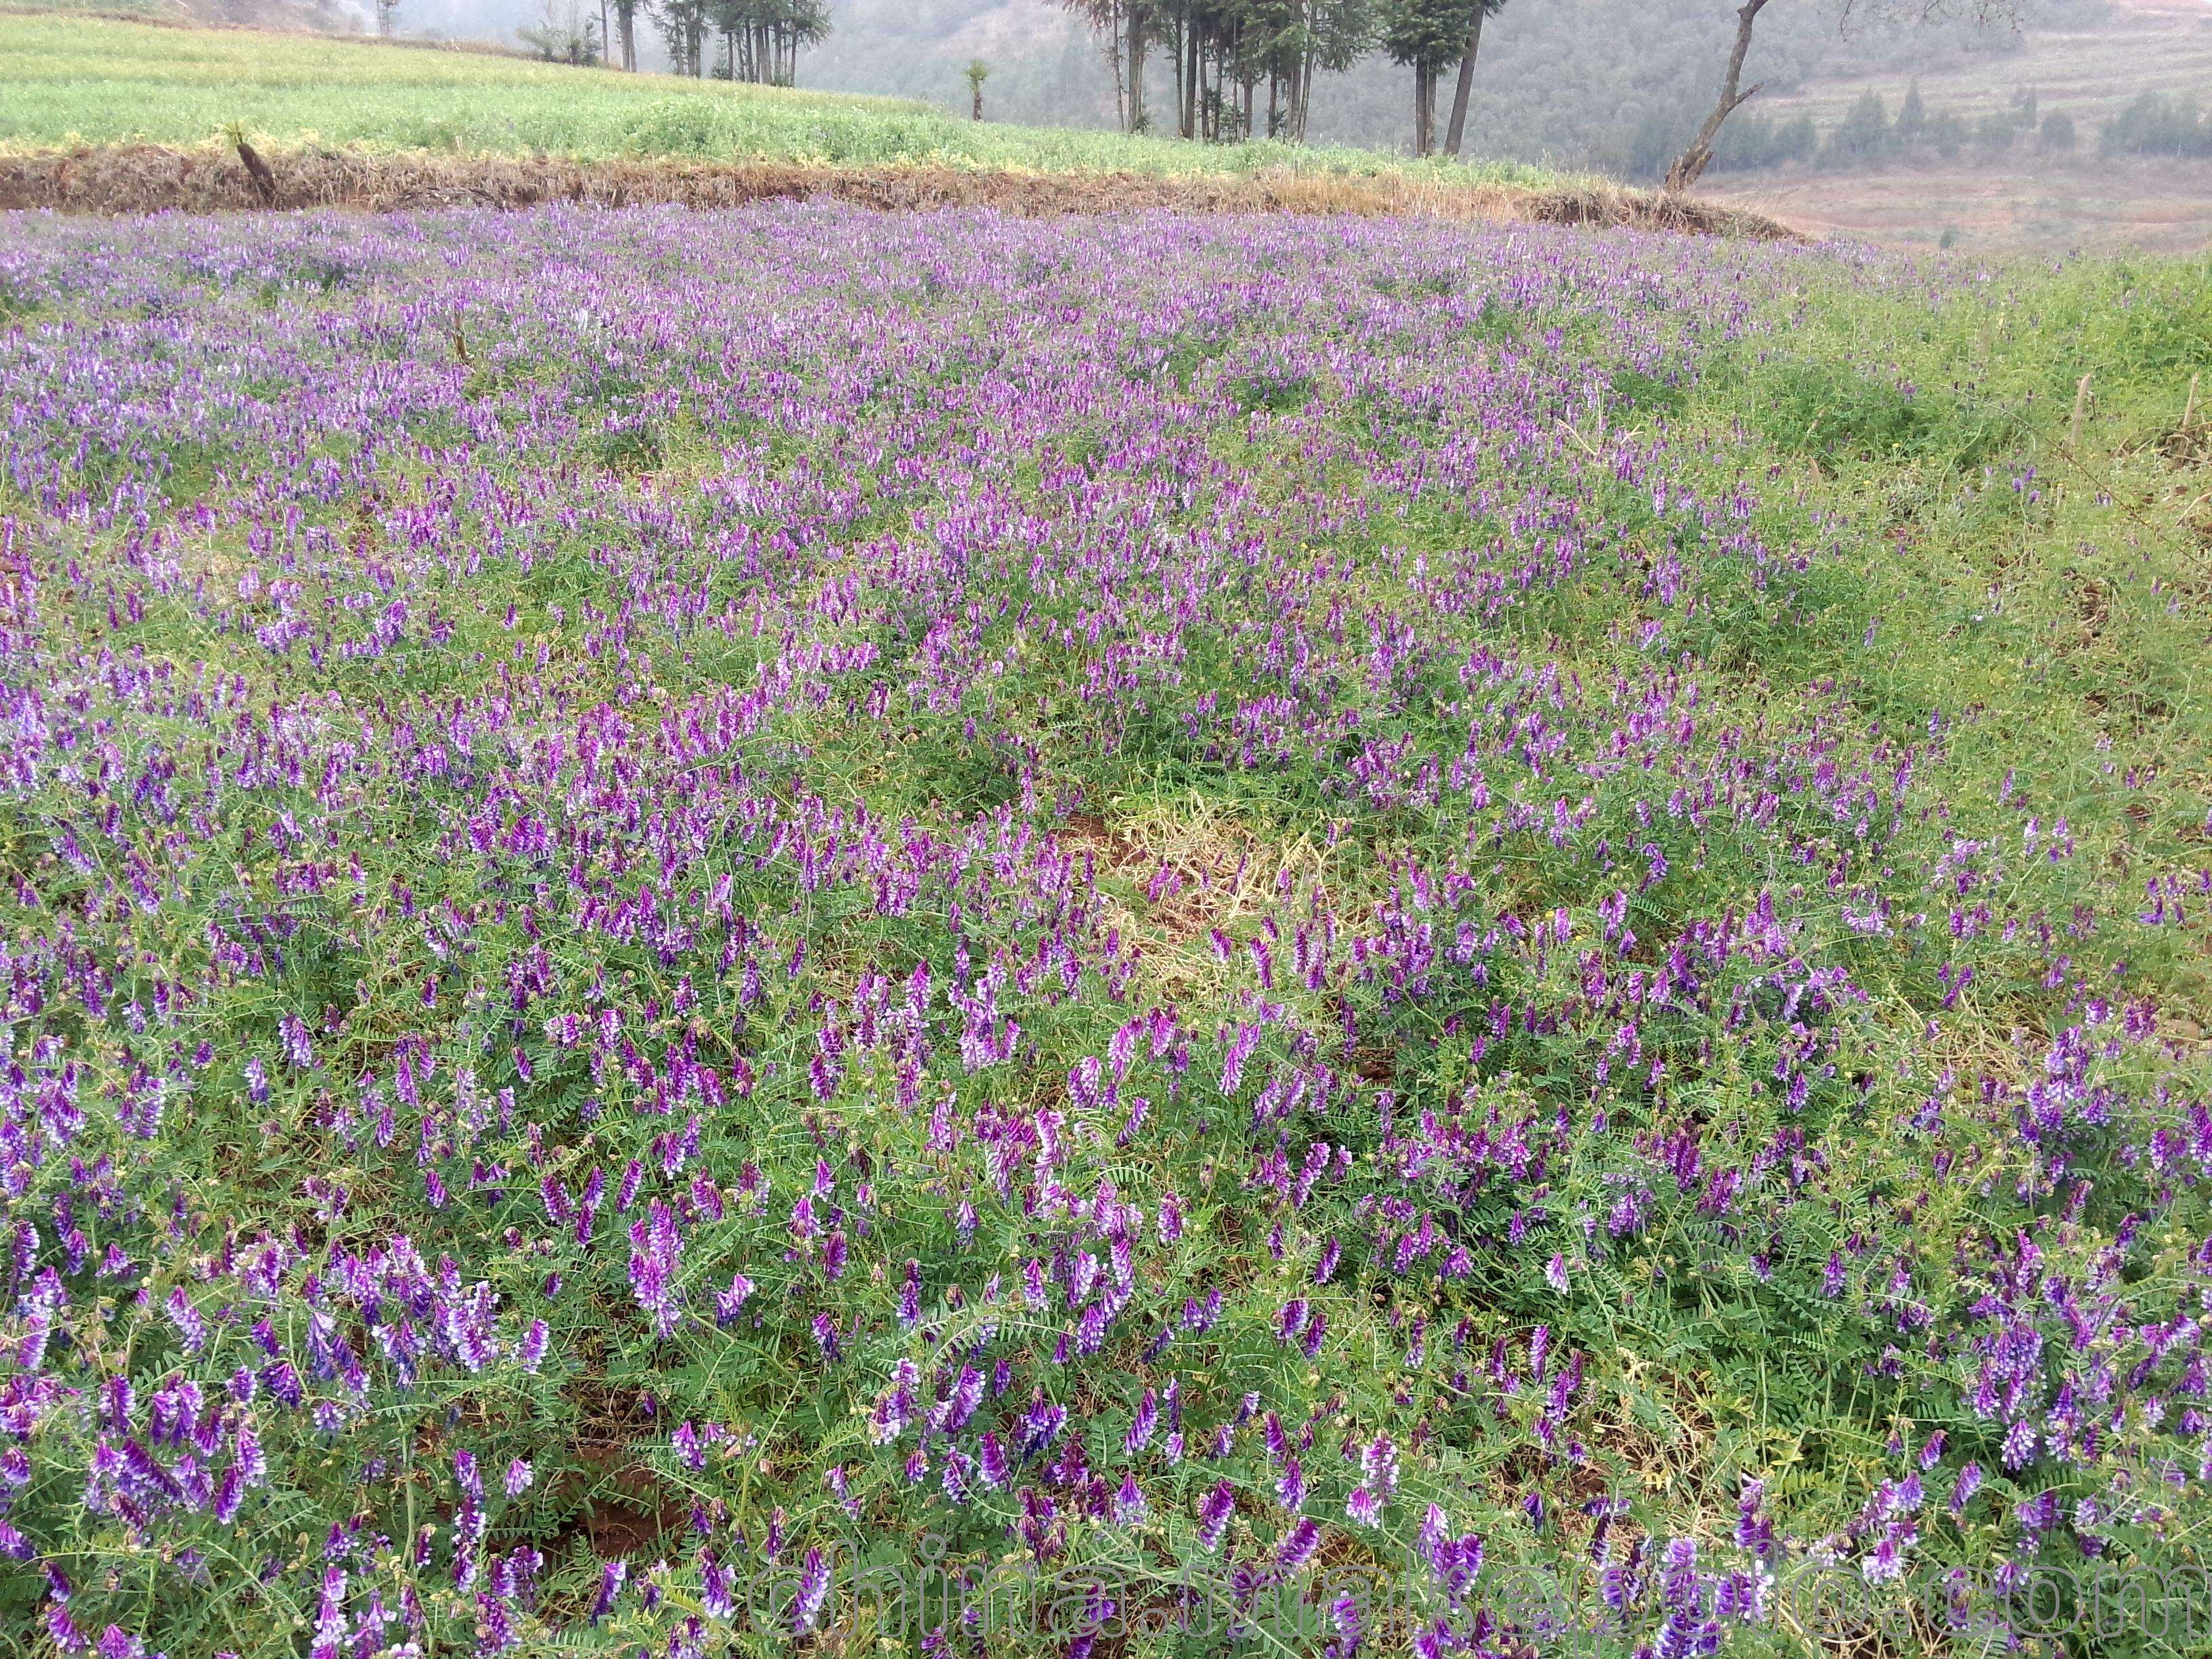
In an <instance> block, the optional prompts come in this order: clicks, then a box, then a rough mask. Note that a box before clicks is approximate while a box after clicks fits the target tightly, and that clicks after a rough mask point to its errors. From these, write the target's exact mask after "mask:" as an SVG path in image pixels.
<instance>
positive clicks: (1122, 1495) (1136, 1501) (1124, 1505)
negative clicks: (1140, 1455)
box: [1114, 1469, 1146, 1527]
mask: <svg viewBox="0 0 2212 1659" xmlns="http://www.w3.org/2000/svg"><path fill="white" fill-rule="evenodd" d="M1145 1512H1146V1503H1145V1492H1144V1488H1143V1487H1141V1486H1139V1485H1138V1484H1137V1474H1136V1471H1135V1470H1133V1469H1128V1470H1124V1471H1123V1472H1122V1475H1121V1489H1120V1490H1119V1491H1118V1492H1115V1494H1114V1523H1115V1525H1116V1526H1121V1527H1133V1526H1135V1525H1136V1524H1137V1523H1138V1522H1140V1521H1142V1520H1143V1519H1144V1518H1145Z"/></svg>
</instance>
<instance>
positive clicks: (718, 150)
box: [0, 15, 1553, 183]
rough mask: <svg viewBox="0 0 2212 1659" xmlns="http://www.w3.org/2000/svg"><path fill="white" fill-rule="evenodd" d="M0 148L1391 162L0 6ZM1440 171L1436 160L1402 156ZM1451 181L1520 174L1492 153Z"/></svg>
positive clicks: (1186, 164)
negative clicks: (351, 148)
mask: <svg viewBox="0 0 2212 1659" xmlns="http://www.w3.org/2000/svg"><path fill="white" fill-rule="evenodd" d="M0 85H4V86H6V88H8V95H7V97H6V98H5V100H0V145H5V146H9V147H12V148H15V149H33V148H40V147H46V146H52V145H57V144H64V143H72V142H76V141H79V140H82V141H84V142H88V143H115V142H120V141H126V140H133V139H143V140H149V141H152V142H155V143H175V144H190V143H199V142H202V141H204V140H206V139H209V138H210V137H215V136H216V135H218V134H219V133H221V132H222V131H224V130H225V129H226V128H227V127H228V126H229V125H231V124H232V123H234V122H235V123H240V124H243V125H244V126H245V127H246V129H247V130H248V131H250V132H252V133H253V134H254V135H256V136H257V137H258V138H262V139H265V140H269V141H273V142H275V143H277V144H280V145H282V144H287V143H318V142H319V143H337V144H361V145H367V146H373V147H378V148H383V149H412V150H434V151H461V152H470V153H477V154H483V155H511V156H512V155H521V156H527V155H560V156H572V157H578V158H583V159H587V160H588V159H599V158H614V157H620V156H638V155H645V156H661V155H665V156H679V157H690V158H713V157H720V158H729V157H744V158H759V159H764V160H772V161H821V162H829V163H838V164H848V165H865V164H872V163H883V162H932V163H939V164H945V165H951V166H955V167H979V168H1027V169H1033V170H1036V171H1042V172H1065V171H1082V172H1089V171H1121V172H1131V173H1146V174H1154V175H1169V176H1182V175H1192V176H1195V175H1221V174H1232V175H1233V174H1245V173H1254V172H1256V171H1260V170H1262V169H1268V168H1285V167H1293V168H1297V169H1299V170H1302V171H1314V172H1324V173H1361V174H1375V173H1383V172H1399V171H1405V170H1407V168H1408V166H1409V164H1407V163H1404V162H1401V161H1395V160H1393V159H1392V158H1391V157H1389V156H1388V155H1379V154H1372V153H1369V152H1364V151H1358V150H1331V149H1307V150H1292V149H1285V148H1284V147H1281V146H1277V145H1271V144H1265V143H1255V144H1241V145H1230V146H1217V147H1207V146H1202V145H1195V144H1187V143H1180V142H1178V141H1176V140H1173V139H1165V138H1152V137H1124V136H1122V135H1120V134H1115V133H1101V132H1079V131H1060V130H1056V129H1050V128H1032V127H1015V126H1006V125H997V124H995V123H982V124H976V123H973V122H967V121H960V120H957V119H955V118H952V117H951V116H949V115H947V114H945V112H942V111H939V110H937V109H933V108H931V107H929V106H926V105H922V104H919V103H911V102H905V101H901V100H893V99H884V98H864V97H854V96H848V95H843V94H829V93H816V92H807V91H793V90H787V89H784V88H763V87H750V86H733V85H730V84H727V83H725V82H714V81H680V80H676V79H672V78H670V77H667V76H631V75H624V74H621V73H618V72H617V71H614V70H583V69H571V68H568V67H567V66H565V65H559V64H537V63H532V62H528V61H526V60H523V59H520V58H501V57H495V56H489V55H485V54H482V53H474V52H453V51H439V50H435V49H429V48H415V47H405V46H399V47H394V46H384V45H380V44H377V43H374V42H369V41H361V40H343V39H319V38H312V37H305V36H295V35H280V34H264V33H252V32H250V31H244V30H222V31H216V30H184V29H173V28H161V27H150V26H146V25H141V24H136V23H130V22H123V21H112V20H104V19H63V18H57V17H52V16H34V15H0ZM1412 170H1413V171H1414V172H1417V173H1434V174H1435V175H1436V176H1439V177H1441V176H1444V174H1445V169H1443V167H1441V165H1437V166H1435V167H1428V168H1413V169H1412ZM1450 176H1452V177H1454V178H1458V179H1470V180H1475V179H1479V180H1481V181H1486V182H1492V183H1495V182H1499V181H1513V180H1525V181H1528V182H1531V183H1534V182H1540V181H1545V180H1547V179H1550V178H1551V177H1552V176H1553V175H1547V174H1544V173H1540V172H1538V171H1537V170H1536V169H1534V168H1528V167H1517V166H1513V165H1503V166H1500V167H1487V168H1481V169H1475V170H1469V169H1467V168H1457V169H1452V170H1451V171H1450Z"/></svg>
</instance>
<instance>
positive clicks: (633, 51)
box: [617, 6, 637, 75]
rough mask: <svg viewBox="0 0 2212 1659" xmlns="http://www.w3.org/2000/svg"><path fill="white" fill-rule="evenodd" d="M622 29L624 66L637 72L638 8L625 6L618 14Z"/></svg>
mask: <svg viewBox="0 0 2212 1659" xmlns="http://www.w3.org/2000/svg"><path fill="white" fill-rule="evenodd" d="M617 21H618V24H619V26H620V27H621V29H622V54H623V68H624V69H626V70H629V72H630V73H631V74H633V75H635V74H636V73H637V8H636V7H635V6H629V7H625V8H624V9H623V10H622V11H621V12H620V13H619V14H618V15H617Z"/></svg>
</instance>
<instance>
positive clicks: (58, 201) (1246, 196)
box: [0, 144, 1794, 238]
mask: <svg viewBox="0 0 2212 1659" xmlns="http://www.w3.org/2000/svg"><path fill="white" fill-rule="evenodd" d="M254 159H255V160H256V161H264V157H263V156H261V155H256V156H255V157H254ZM250 168H251V163H248V162H246V161H244V158H243V153H242V151H241V152H240V153H235V154H234V153H233V152H232V151H230V150H228V149H223V148H222V147H219V146H214V145H209V146H201V147H197V148H177V147H172V146H169V145H162V144H111V145H97V146H94V145H86V146H82V147H79V148H77V149H71V150H52V151H39V152H30V153H25V154H17V155H0V209H8V208H15V209H44V210H52V211H54V212H59V213H92V214H122V213H154V212H161V211H185V212H193V213H220V212H230V211H234V210H246V209H256V208H331V207H344V208H358V209H364V210H370V211H386V210H392V209H402V208H419V207H447V206H468V205H476V206H483V207H494V208H520V207H530V206H534V205H537V204H541V203H545V202H578V203H585V204H592V205H595V206H601V207H624V206H630V205H634V204H646V203H668V204H678V205H681V206H684V207H692V208H724V207H736V206H740V205H742V204H745V203H748V202H760V201H773V200H799V199H809V198H823V199H829V200H834V201H840V202H849V203H852V204H855V205H858V206H863V207H872V208H882V209H889V210H899V209H920V208H938V207H991V208H996V209H999V210H1002V211H1005V212H1011V213H1018V214H1024V215H1042V214H1055V213H1072V212H1098V211H1111V210H1127V209H1142V208H1170V209H1178V210H1186V211H1192V212H1223V213H1254V212H1258V213H1266V212H1278V213H1345V214H1354V215H1364V216H1377V215H1384V214H1407V215H1413V216H1420V217H1428V218H1444V219H1462V220H1470V221H1477V220H1492V221H1498V220H1518V221H1523V222H1539V223H1546V224H1581V225H1620V226H1633V227H1637V228H1645V229H1654V230H1678V231H1690V232H1697V233H1703V234H1715V235H1734V236H1751V237H1759V238H1787V237H1790V236H1792V235H1793V234H1794V233H1793V232H1791V231H1790V229H1789V228H1787V227H1786V226H1784V225H1782V224H1780V223H1779V222H1777V221H1775V220H1772V219H1769V218H1766V217H1765V216H1762V215H1759V214H1756V213H1748V212H1744V211H1741V210H1736V209H1733V208H1723V207H1719V206H1716V205H1714V204H1711V203H1706V202H1699V201H1696V200H1690V199H1683V198H1680V197H1661V196H1657V195H1654V194H1650V193H1649V192H1645V191H1632V190H1625V189H1618V188H1613V187H1609V186H1588V187H1559V188H1553V189H1535V190H1532V189H1526V188H1515V187H1510V186H1506V185H1486V184H1469V185H1456V184H1452V183H1449V182H1447V181H1441V180H1436V179H1403V178H1392V177H1389V176H1378V177H1373V178H1352V177H1347V176H1340V175H1329V174H1317V173H1291V172H1288V171H1285V172H1281V173H1257V174H1254V175H1251V176H1249V177H1243V176H1226V175H1224V176H1216V177H1210V178H1209V177H1192V178H1162V177H1154V176H1149V175H1144V174H1138V173H1011V172H988V173H987V172H969V171H965V170H963V169H959V168H955V167H933V166H913V167H823V166H812V165H808V164H805V163H800V162H787V161H668V160H623V161H572V160H565V159H562V158H558V157H544V158H537V159H532V158H526V157H507V156H494V155H453V156H448V155H429V154H401V155H375V154H371V153H368V152H365V151H357V150H342V149H298V150H291V151H286V152H281V153H277V154H274V155H270V156H268V157H267V158H266V159H265V161H264V167H263V168H261V169H257V170H251V171H250V170H249V169H250ZM264 172H265V173H267V174H268V175H269V176H268V178H267V179H265V180H264V179H263V178H262V177H261V176H260V174H261V173H264Z"/></svg>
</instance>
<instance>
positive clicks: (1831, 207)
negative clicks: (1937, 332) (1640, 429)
mask: <svg viewBox="0 0 2212 1659" xmlns="http://www.w3.org/2000/svg"><path fill="white" fill-rule="evenodd" d="M1916 85H1917V88H1918V89H1919V94H1920V98H1921V101H1922V106H1923V109H1924V111H1925V112H1926V114H1927V116H1928V117H1929V118H1931V119H1946V120H1950V121H1955V122H1956V123H1958V124H1960V126H1961V127H1963V128H1964V129H1966V131H1967V132H1968V134H1969V135H1971V136H1969V137H1966V141H1965V142H1964V143H1960V144H1958V145H1957V146H1956V148H1955V149H1954V153H1952V154H1950V155H1942V154H1938V153H1936V152H1935V151H1934V150H1933V149H1932V148H1931V147H1930V146H1929V145H1927V144H1925V143H1923V144H1920V145H1917V146H1913V147H1905V146H1893V148H1892V149H1891V150H1890V151H1889V152H1888V153H1875V154H1870V155H1862V156H1859V157H1857V158H1855V159H1854V160H1852V161H1850V163H1849V164H1848V165H1844V166H1837V165H1833V164H1832V160H1830V161H1818V162H1814V163H1811V164H1808V163H1798V164H1795V165H1791V166H1787V167H1764V168H1760V169H1758V170H1755V171H1750V172H1729V173H1713V174H1711V175H1710V176H1709V177H1708V178H1707V179H1706V180H1705V191H1706V193H1707V194H1709V195H1711V196H1713V197H1716V198H1717V199H1721V200H1725V201H1730V202H1735V203H1737V204H1741V205H1743V206H1747V207H1752V208H1755V209H1757V210H1760V211H1763V212H1768V213H1773V214H1777V215H1779V216H1782V217H1784V218H1785V219H1787V220H1789V221H1790V222H1791V223H1792V224H1796V225H1800V226H1802V227H1803V228H1806V229H1808V230H1813V231H1819V232H1829V233H1832V234H1840V235H1849V236H1859V237H1867V238H1870V239H1873V240H1879V241H1882V242H1887V243H1892V244H1898V243H1904V244H1917V245H1920V246H1935V245H1936V244H1937V243H1939V242H1941V243H1943V244H1945V245H1948V246H1955V247H1960V248H1965V249H1968V250H1972V251H1974V252H2064V251H2068V250H2071V249H2077V248H2087V249H2118V248H2123V247H2132V248H2138V249H2145V250H2150V251H2159V252H2193V251H2195V250H2197V249H2198V248H2202V247H2203V246H2206V244H2207V243H2208V242H2212V166H2208V165H2207V164H2206V162H2205V161H2203V159H2202V158H2199V157H2189V158H2181V157H2172V156H2145V155H2127V154H2111V153H2107V151H2106V149H2105V147H2104V146H2103V144H2102V143H2101V139H2102V137H2103V133H2104V130H2105V127H2106V123H2108V122H2110V121H2112V119H2113V118H2115V117H2117V116H2119V115H2120V114H2121V113H2122V112H2124V111H2125V110H2127V109H2128V108H2129V106H2130V105H2132V104H2134V103H2135V101H2136V100H2137V99H2139V98H2141V97H2142V96H2143V95H2144V94H2158V95H2160V96H2161V97H2165V98H2167V99H2171V100H2196V99H2199V98H2201V96H2202V94H2203V93H2204V92H2205V90H2206V89H2208V88H2212V5H2206V4H2203V3H2202V0H2135V3H2130V4H2125V5H2116V6H2112V7H2108V8H2106V9H2103V10H2101V11H2100V12H2098V13H2096V14H2095V15H2093V16H2087V17H2081V18H2076V19H2072V20H2069V19H2067V18H2065V17H2063V16H2052V17H2048V18H2045V20H2043V21H2039V22H2036V23H2034V24H2033V25H2031V26H2030V27H2027V28H2025V29H2023V30H2022V32H2021V34H2020V36H2019V39H2018V41H2017V43H2016V47H2015V50H2014V51H2012V52H2009V53H2006V54H2002V55H1992V54H1988V53H1972V52H1955V51H1954V52H1935V53H1931V54H1929V56H1927V57H1926V58H1923V59H1922V60H1920V61H1918V62H1917V63H1912V64H1893V65H1890V66H1887V67H1884V68H1881V69H1878V70H1869V71H1867V72H1864V73H1859V74H1853V75H1838V76H1825V77H1823V78H1820V79H1816V80H1811V81H1808V82H1804V83H1803V84H1802V86H1798V87H1796V88H1787V89H1784V90H1781V91H1778V92H1771V93H1769V94H1766V95H1764V96H1762V97H1760V98H1759V100H1758V101H1757V102H1756V103H1755V104H1754V105H1753V106H1752V107H1751V108H1750V109H1748V110H1747V112H1745V117H1744V118H1743V121H1744V122H1745V123H1752V122H1758V123H1763V124H1770V125H1780V124H1785V123H1791V122H1795V121H1797V120H1799V119H1800V118H1802V119H1805V120H1809V121H1810V122H1811V123H1812V124H1813V125H1814V128H1816V129H1817V130H1818V131H1819V132H1820V134H1821V135H1822V137H1823V138H1824V139H1825V138H1826V137H1828V136H1830V135H1832V134H1833V133H1835V132H1836V131H1838V128H1839V126H1840V125H1842V124H1844V122H1845V121H1846V120H1847V119H1849V118H1850V114H1851V112H1852V111H1853V109H1854V108H1855V106H1859V105H1860V103H1861V101H1862V100H1863V99H1865V98H1866V97H1867V95H1868V94H1873V95H1874V96H1875V97H1877V98H1879V99H1880V100H1881V104H1882V108H1883V112H1884V113H1885V115H1886V116H1887V118H1889V119H1890V120H1892V121H1894V120H1895V118H1897V116H1898V114H1899V111H1900V110H1902V109H1903V108H1904V106H1905V100H1906V97H1907V95H1908V93H1909V92H1910V90H1911V88H1913V87H1915V86H1916ZM2027 94H2033V100H2034V109H2035V112H2036V114H2037V117H2038V118H2039V120H2041V121H2049V120H2056V119H2061V118H2063V122H2064V123H2065V124H2067V125H2069V127H2070V131H2071V133H2072V143H2070V144H2066V143H2058V144H2054V143H2050V142H2048V141H2047V140H2046V139H2045V137H2044V136H2043V134H2042V133H2041V132H2040V131H2034V132H2030V131H2021V133H2020V134H2019V136H2018V137H2015V139H2014V140H2013V141H2012V142H2011V143H2008V144H2006V145H2004V146H2002V147H1994V146H1992V145H1990V143H1988V142H1986V140H1984V138H1983V137H1981V136H1980V133H1981V131H1982V130H1983V127H1984V123H1986V122H1988V121H1989V120H1990V119H1991V118H1997V117H2000V116H2003V115H2005V114H2007V113H2008V112H2017V111H2018V110H2019V109H2020V108H2021V106H2022V105H2023V104H2024V102H2025V100H2026V98H2027ZM2015 119H2017V115H2016V113H2015ZM1742 130H1743V127H1742V126H1740V127H1739V131H1742Z"/></svg>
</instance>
